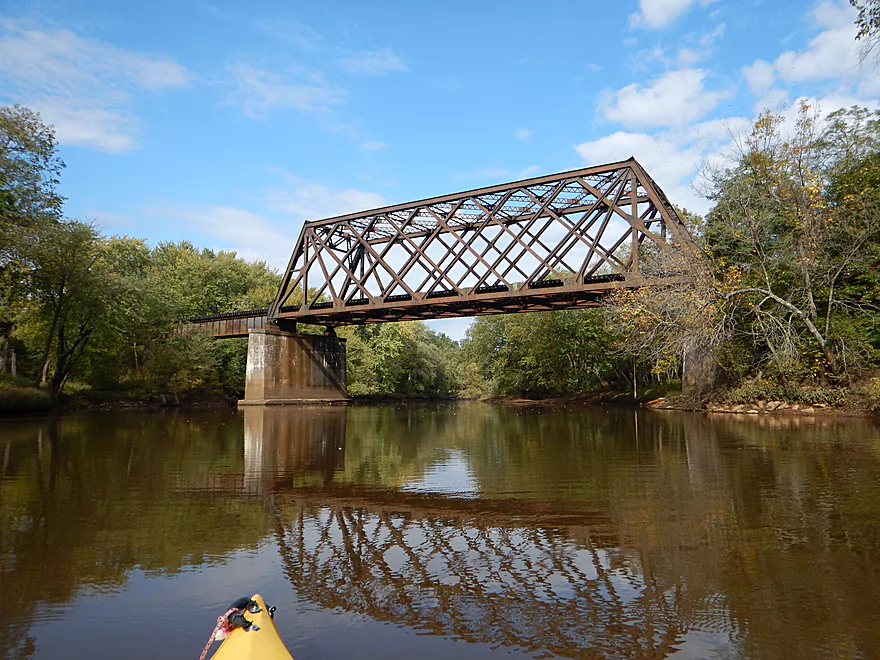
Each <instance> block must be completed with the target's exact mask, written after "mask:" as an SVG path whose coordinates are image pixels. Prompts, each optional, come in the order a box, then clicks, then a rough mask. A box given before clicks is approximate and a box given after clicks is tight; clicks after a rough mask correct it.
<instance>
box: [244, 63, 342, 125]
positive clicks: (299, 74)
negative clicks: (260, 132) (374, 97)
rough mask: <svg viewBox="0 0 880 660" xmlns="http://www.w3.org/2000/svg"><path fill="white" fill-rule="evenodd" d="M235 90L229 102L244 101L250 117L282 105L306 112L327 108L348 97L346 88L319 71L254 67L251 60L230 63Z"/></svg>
mask: <svg viewBox="0 0 880 660" xmlns="http://www.w3.org/2000/svg"><path fill="white" fill-rule="evenodd" d="M227 68H228V69H229V71H230V73H232V75H233V84H234V86H235V93H234V94H233V95H231V96H230V97H229V98H228V99H227V102H228V103H230V104H233V105H241V107H242V110H243V111H244V113H245V114H246V115H247V116H249V117H265V116H266V115H268V114H269V112H271V111H272V110H275V109H278V108H293V109H295V110H301V111H304V112H314V111H319V110H326V109H327V108H329V107H331V106H334V105H339V104H340V103H343V102H344V101H345V97H346V96H347V92H346V91H345V90H344V89H340V88H338V87H333V86H331V85H329V84H328V83H327V82H326V81H325V80H324V77H323V76H322V75H321V74H320V73H319V72H316V71H312V70H309V69H305V68H302V67H300V68H294V69H292V70H290V71H289V72H288V74H287V75H281V74H278V73H275V72H273V71H266V70H263V69H257V68H254V67H252V66H250V65H248V64H241V63H239V64H230V65H228V67H227Z"/></svg>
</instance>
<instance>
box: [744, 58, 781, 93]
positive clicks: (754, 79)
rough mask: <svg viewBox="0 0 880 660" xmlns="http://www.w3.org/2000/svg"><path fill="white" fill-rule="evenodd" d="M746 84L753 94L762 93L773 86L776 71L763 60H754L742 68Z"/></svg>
mask: <svg viewBox="0 0 880 660" xmlns="http://www.w3.org/2000/svg"><path fill="white" fill-rule="evenodd" d="M742 73H743V76H745V79H746V84H748V86H749V90H750V91H751V92H752V93H753V94H763V93H764V92H766V91H767V90H768V89H770V88H771V87H772V86H773V82H774V80H775V78H776V72H775V71H774V69H773V65H772V64H770V63H769V62H765V61H764V60H755V62H754V63H753V64H750V65H749V66H744V67H743V68H742Z"/></svg>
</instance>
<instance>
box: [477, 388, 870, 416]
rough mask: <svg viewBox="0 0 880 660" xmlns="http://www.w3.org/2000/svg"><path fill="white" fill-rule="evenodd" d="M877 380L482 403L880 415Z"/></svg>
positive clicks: (489, 399) (504, 398) (506, 398)
mask: <svg viewBox="0 0 880 660" xmlns="http://www.w3.org/2000/svg"><path fill="white" fill-rule="evenodd" d="M875 381H876V379H873V380H870V381H865V382H862V383H859V384H857V385H854V386H852V387H850V388H821V387H802V386H785V387H767V386H758V387H755V386H748V387H741V388H735V389H721V390H717V391H715V392H711V393H708V394H706V395H705V396H702V397H693V396H684V395H682V394H681V392H680V391H669V392H665V393H663V394H658V392H657V391H656V390H648V391H646V392H644V393H641V394H639V395H638V396H637V397H633V396H632V393H629V392H621V391H596V392H582V393H577V394H567V395H560V396H550V397H541V398H528V397H521V396H492V397H487V398H484V399H483V401H486V402H487V403H493V404H500V405H514V406H541V407H550V408H559V407H566V406H579V405H604V406H621V407H633V408H635V407H639V408H650V409H654V410H682V411H688V412H707V413H735V414H748V415H766V414H776V415H783V414H786V415H837V416H842V417H873V416H878V415H880V396H878V394H877V393H876V382H875Z"/></svg>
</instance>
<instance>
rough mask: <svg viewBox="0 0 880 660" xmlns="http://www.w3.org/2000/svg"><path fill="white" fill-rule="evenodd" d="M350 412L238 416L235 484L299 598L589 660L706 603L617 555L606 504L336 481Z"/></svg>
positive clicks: (670, 634)
mask: <svg viewBox="0 0 880 660" xmlns="http://www.w3.org/2000/svg"><path fill="white" fill-rule="evenodd" d="M350 412H353V411H347V410H345V409H338V408H314V409H302V410H297V411H295V412H294V411H291V410H279V409H273V408H253V409H248V410H245V411H244V415H245V418H244V421H245V470H246V475H245V482H244V488H245V489H246V491H247V493H248V494H250V495H258V496H260V497H262V498H263V499H264V501H265V502H266V504H267V506H269V507H270V508H271V509H272V510H273V512H274V516H275V538H276V541H277V544H278V548H279V551H280V555H281V557H282V560H283V566H284V573H285V576H286V578H287V579H288V580H289V582H290V583H291V585H292V586H293V587H294V589H295V590H296V592H297V595H298V597H299V598H302V599H304V600H308V601H311V602H313V603H316V604H318V605H320V606H323V607H326V608H341V609H344V610H346V611H350V612H357V613H361V614H364V615H368V616H370V617H373V618H375V619H377V620H380V621H386V622H392V623H395V624H398V625H403V626H408V627H411V628H413V629H414V630H416V631H419V632H422V633H429V634H436V635H443V636H449V637H452V638H455V639H461V640H465V641H468V642H475V643H486V644H491V645H493V646H496V647H497V646H504V647H508V648H515V649H519V650H522V651H526V652H530V653H534V652H538V651H545V652H549V653H552V654H555V655H559V656H565V657H589V658H592V657H595V658H663V657H667V656H669V655H671V654H673V653H674V652H676V651H677V650H678V648H680V645H681V644H682V643H683V642H684V641H685V640H686V637H687V634H688V631H689V629H691V628H692V627H693V626H694V625H695V624H696V623H697V621H696V620H695V619H696V618H697V615H696V614H695V613H696V612H698V611H705V608H704V607H701V606H700V605H701V604H699V603H695V602H694V600H695V599H694V595H693V594H687V593H686V591H685V588H684V586H683V585H682V584H681V583H678V584H672V585H666V586H662V585H660V584H658V582H657V581H656V580H655V579H654V577H653V575H652V568H651V562H650V560H649V559H648V558H647V557H646V556H644V555H643V554H642V553H639V552H638V551H636V550H632V549H629V550H624V549H622V546H623V545H624V544H623V543H622V542H621V539H620V538H619V533H618V530H617V529H616V525H615V523H614V521H613V520H612V519H611V518H610V517H609V514H608V513H607V512H598V511H596V512H589V511H587V512H585V511H571V510H566V508H565V507H560V506H559V505H558V502H552V501H546V500H541V499H540V498H528V499H510V498H504V497H492V496H486V495H485V494H480V496H477V497H473V496H469V497H449V496H438V495H437V494H431V493H419V492H410V491H407V490H404V489H389V488H379V487H375V488H370V487H365V486H363V485H361V484H358V485H351V484H349V483H346V479H345V478H344V475H343V474H342V473H341V471H342V469H343V467H344V454H345V437H346V419H347V415H348V414H350ZM340 476H341V477H342V479H337V478H336V477H340ZM702 605H707V604H706V603H703V604H702ZM724 618H726V617H722V620H723V619H724ZM718 620H719V619H718V618H715V619H714V622H713V623H714V625H715V626H716V627H718ZM728 621H729V619H728ZM731 627H732V626H728V628H731ZM703 630H704V632H705V627H703ZM717 633H718V634H719V635H720V636H721V637H723V638H727V639H729V638H730V636H731V635H732V634H735V631H734V630H732V629H726V630H717Z"/></svg>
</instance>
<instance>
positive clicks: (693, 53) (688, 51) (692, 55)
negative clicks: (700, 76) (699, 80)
mask: <svg viewBox="0 0 880 660" xmlns="http://www.w3.org/2000/svg"><path fill="white" fill-rule="evenodd" d="M676 59H677V60H678V64H679V66H684V67H691V66H694V65H695V64H699V63H700V62H702V61H703V60H704V59H706V54H705V53H704V52H703V51H701V50H697V49H695V48H679V49H678V55H677V57H676Z"/></svg>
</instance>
